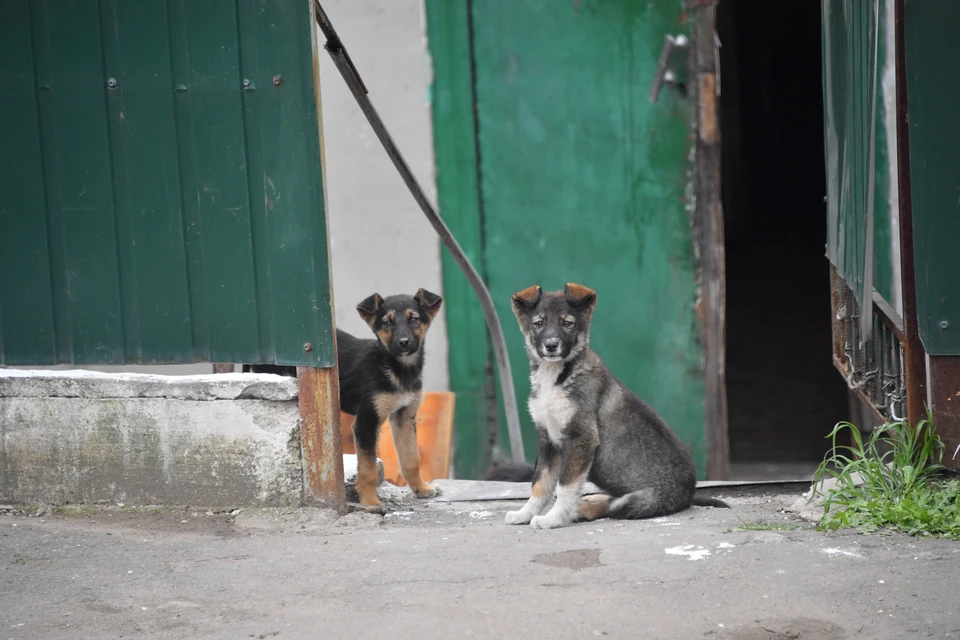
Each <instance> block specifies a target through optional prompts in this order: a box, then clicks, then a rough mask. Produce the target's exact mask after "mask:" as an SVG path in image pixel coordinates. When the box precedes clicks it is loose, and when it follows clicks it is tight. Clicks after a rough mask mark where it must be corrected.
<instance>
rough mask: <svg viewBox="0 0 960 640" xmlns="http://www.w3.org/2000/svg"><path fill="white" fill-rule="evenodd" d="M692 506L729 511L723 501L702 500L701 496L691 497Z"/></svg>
mask: <svg viewBox="0 0 960 640" xmlns="http://www.w3.org/2000/svg"><path fill="white" fill-rule="evenodd" d="M691 504H692V505H694V506H696V507H716V508H717V509H729V508H730V505H728V504H727V503H726V502H724V501H723V500H720V499H718V498H704V497H702V496H693V502H692V503H691Z"/></svg>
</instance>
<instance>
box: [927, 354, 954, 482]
mask: <svg viewBox="0 0 960 640" xmlns="http://www.w3.org/2000/svg"><path fill="white" fill-rule="evenodd" d="M927 384H928V386H929V388H930V413H931V414H932V415H933V426H934V427H935V428H936V431H937V435H938V436H940V439H941V440H943V444H944V450H943V464H944V465H945V466H946V467H948V468H950V469H960V356H930V379H929V380H927Z"/></svg>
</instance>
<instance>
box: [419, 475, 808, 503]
mask: <svg viewBox="0 0 960 640" xmlns="http://www.w3.org/2000/svg"><path fill="white" fill-rule="evenodd" d="M810 482H811V481H810V480H809V479H806V480H789V481H783V480H762V481H758V482H752V481H748V480H743V481H719V480H713V481H710V480H705V481H703V482H698V483H697V488H698V489H719V488H724V487H749V486H761V485H784V484H787V485H789V484H803V485H809V484H810ZM433 484H435V485H436V486H438V487H439V488H440V489H441V490H442V491H443V494H441V495H440V496H438V497H436V498H434V499H433V501H434V502H483V501H487V500H527V499H529V498H530V483H528V482H489V481H482V480H449V479H448V480H434V481H433ZM591 493H603V492H602V491H601V490H600V488H599V487H597V486H596V485H594V484H593V483H591V482H588V483H586V484H585V485H584V486H583V495H588V494H591Z"/></svg>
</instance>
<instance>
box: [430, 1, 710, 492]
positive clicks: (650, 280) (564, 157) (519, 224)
mask: <svg viewBox="0 0 960 640" xmlns="http://www.w3.org/2000/svg"><path fill="white" fill-rule="evenodd" d="M451 4H454V5H460V7H459V8H456V9H454V8H450V7H449V5H451ZM465 6H469V7H471V8H472V15H469V16H467V15H466V14H465V10H464V7H465ZM444 11H445V12H447V13H446V16H445V17H446V18H447V20H442V19H441V16H440V13H441V12H444ZM453 13H458V14H459V15H457V17H456V20H454V19H452V18H450V14H453ZM427 15H428V17H429V18H430V20H429V22H428V24H429V25H430V27H431V30H430V32H429V37H430V42H431V44H430V46H431V52H432V54H433V61H434V69H435V73H436V80H435V82H436V84H435V86H434V125H435V134H434V137H435V140H436V147H437V164H438V180H439V185H438V186H439V188H440V189H439V195H440V207H441V211H442V212H443V215H444V217H445V218H446V219H447V220H448V222H450V223H451V226H454V225H457V226H455V227H454V230H455V232H456V231H457V230H458V229H457V227H461V228H465V227H471V226H472V225H479V226H480V229H482V236H481V238H480V242H476V241H475V240H474V237H473V236H474V235H475V234H471V238H470V240H472V241H473V242H472V244H471V249H473V250H474V251H476V250H477V249H478V246H477V245H479V248H481V249H482V252H483V253H482V256H483V263H484V265H485V267H486V276H487V281H488V284H489V286H490V288H491V292H492V294H493V297H494V300H495V301H496V303H497V305H498V311H499V314H500V317H501V321H502V322H503V323H504V326H505V329H506V334H507V340H508V346H509V349H510V354H511V359H512V360H511V362H512V365H513V369H514V377H515V380H514V382H515V384H516V386H517V390H518V398H519V399H520V401H521V405H523V404H525V402H523V401H524V399H525V398H526V397H527V395H528V393H529V388H530V386H529V382H528V377H527V376H528V370H529V365H528V363H527V359H526V353H525V350H524V348H523V342H522V339H521V336H520V333H519V331H518V330H517V329H516V321H515V320H514V318H513V314H512V312H511V310H510V296H511V294H512V293H513V292H515V291H517V290H519V289H521V288H524V287H526V286H529V285H531V284H541V285H542V286H544V287H545V288H548V289H556V288H562V287H563V284H564V283H565V282H567V281H576V282H580V283H582V284H585V285H588V286H591V287H593V288H595V289H596V290H597V291H598V292H599V298H600V302H599V307H598V309H597V312H596V316H595V319H594V322H593V332H592V344H593V347H594V349H595V350H596V351H597V352H598V353H599V354H600V355H601V356H602V357H603V358H604V359H605V361H606V362H607V364H608V365H609V366H610V368H611V369H612V371H613V372H614V374H615V375H617V376H618V377H619V378H620V379H621V380H622V381H623V382H624V383H626V384H627V385H628V386H629V387H631V388H632V389H633V390H635V391H636V392H637V393H639V394H640V395H642V396H643V397H645V398H646V399H647V400H648V401H649V402H650V403H651V404H652V405H653V406H654V407H656V409H657V410H658V411H660V412H661V413H662V414H663V415H664V417H665V418H666V419H667V420H668V421H669V422H670V424H671V425H672V426H673V428H674V429H675V430H676V431H677V432H678V433H679V434H680V436H681V438H682V439H683V440H684V441H685V442H686V443H687V444H688V445H689V446H690V447H691V449H692V451H693V454H694V458H695V460H696V462H697V466H698V469H699V471H700V473H701V475H703V472H704V465H705V437H704V407H703V393H704V391H703V380H702V372H701V368H700V367H701V358H702V348H701V345H700V344H699V340H698V337H699V332H698V326H697V320H696V316H695V311H694V307H695V297H696V278H697V274H696V267H695V263H694V256H693V244H694V243H693V238H692V235H691V221H690V217H689V215H688V211H687V208H686V204H685V200H686V199H685V187H686V183H687V179H688V176H689V172H690V170H691V165H690V162H689V154H690V145H691V141H690V139H689V130H688V123H689V117H690V108H689V107H690V105H688V104H686V103H685V102H682V101H678V100H677V99H676V98H675V96H674V95H673V92H672V91H670V90H669V89H667V90H664V92H663V94H662V95H661V98H660V101H659V103H658V104H656V105H651V104H650V103H649V101H648V99H647V94H648V92H649V88H650V85H651V81H652V79H653V74H654V70H655V67H656V63H657V58H658V56H659V53H660V48H661V45H662V43H663V37H664V35H666V34H668V33H670V34H676V33H679V32H683V30H684V27H683V25H682V6H681V3H680V2H678V1H676V0H658V1H656V2H647V3H636V2H630V1H628V0H617V1H610V0H608V1H600V0H581V2H578V3H577V2H574V3H567V4H564V5H557V4H555V3H549V2H546V1H545V0H523V1H520V0H502V1H493V0H490V1H485V2H473V3H466V2H449V3H448V2H439V1H436V2H433V3H431V2H428V3H427ZM468 18H469V20H468ZM467 22H469V23H470V25H471V26H470V28H471V31H470V32H469V33H470V34H471V35H472V39H473V51H472V56H473V58H472V59H473V66H474V73H475V77H474V88H473V91H475V96H474V95H473V94H472V93H471V91H470V87H469V86H466V84H467V79H466V78H467V77H469V76H468V74H469V71H470V66H469V57H468V55H467V52H465V51H464V50H463V49H464V48H465V47H466V46H467V44H468V43H467V42H465V41H464V39H463V38H462V35H461V34H462V33H463V31H464V30H465V29H466V28H467V27H465V26H464V25H465V24H466V23H467ZM441 29H442V31H441ZM454 34H456V36H457V39H456V40H455V41H448V38H449V39H450V40H452V39H453V38H454ZM448 54H449V55H450V57H451V58H452V60H451V59H448V58H447V55H448ZM448 65H449V66H448ZM447 92H449V93H450V94H456V96H457V97H456V98H453V99H451V98H450V96H449V95H447ZM474 104H475V105H476V119H477V120H476V139H477V140H478V146H477V149H475V150H474V151H473V156H471V155H470V154H471V151H470V149H469V142H468V141H469V140H471V139H473V138H474V136H473V131H472V128H473V126H474V123H473V119H474V113H473V112H474V110H473V108H472V106H473V105H474ZM454 148H455V149H457V150H458V151H459V155H456V154H454V152H453V149H454ZM444 154H447V155H444ZM477 157H479V164H480V171H479V174H480V185H479V187H478V186H477V185H476V184H475V182H472V181H475V180H476V178H475V177H469V176H468V175H467V174H469V173H470V172H476V166H475V163H476V158H477ZM445 172H446V173H447V174H448V176H447V177H446V178H445V177H444V173H445ZM449 174H456V176H458V177H453V176H452V175H449ZM464 203H466V204H464ZM475 203H476V204H475ZM475 220H476V221H475ZM471 228H472V227H471ZM445 274H447V275H446V279H445V283H444V290H445V292H446V295H447V296H448V300H449V299H450V296H451V294H452V293H453V292H454V291H465V287H466V285H465V283H464V282H462V281H461V280H459V279H458V278H453V277H451V276H450V275H449V274H451V270H450V269H448V270H447V271H445ZM448 312H449V313H452V311H448ZM461 313H462V314H463V315H464V316H467V315H470V316H472V317H474V318H476V319H477V322H479V318H480V314H479V310H478V309H477V307H476V305H475V304H471V305H469V306H467V305H464V307H463V310H462V311H461ZM457 320H458V318H457V317H451V318H450V323H449V324H450V328H449V335H450V342H451V345H456V348H451V382H452V384H453V385H454V388H455V389H456V387H457V386H458V385H460V384H466V385H469V386H470V389H471V390H472V392H473V393H474V394H476V395H475V397H477V398H480V397H481V393H482V390H483V385H482V381H483V379H484V378H483V376H484V374H485V370H484V369H483V368H481V362H480V356H481V355H485V354H482V352H481V351H480V350H481V348H483V349H485V348H486V346H485V345H482V344H476V343H477V342H478V341H477V339H476V338H477V334H476V333H472V334H471V333H468V332H467V331H466V330H465V329H464V327H463V326H462V325H461V324H459V323H458V322H457ZM511 327H512V328H511ZM471 343H473V344H471ZM465 348H466V349H470V353H471V356H470V361H469V366H470V368H469V370H468V371H466V372H464V371H462V370H461V369H460V367H461V363H460V362H458V361H459V359H460V358H461V357H462V351H461V349H465ZM484 364H485V360H484ZM458 402H459V398H458ZM478 413H479V412H478ZM460 417H461V416H460V414H458V419H459V418H460ZM522 418H523V420H524V440H525V447H526V452H527V456H528V458H530V459H533V458H534V457H535V455H536V445H535V442H536V434H535V430H534V429H533V425H532V423H531V421H530V419H529V416H527V414H526V412H523V416H522ZM501 424H503V421H502V420H501ZM456 432H457V447H458V456H457V474H458V475H460V476H465V475H467V474H466V473H464V470H465V469H466V468H468V467H469V468H470V469H471V470H473V469H476V468H477V467H478V466H479V464H474V465H473V466H472V467H471V466H469V465H468V461H469V460H470V459H471V456H472V457H473V459H477V458H479V457H482V456H481V455H479V454H477V452H475V451H469V450H464V445H463V443H464V440H466V442H467V443H469V444H473V443H476V442H479V441H482V439H483V438H482V436H480V435H477V433H478V432H482V433H483V434H485V433H486V425H485V423H482V422H479V421H475V422H473V423H467V424H464V423H462V422H458V423H457V426H456ZM465 434H466V435H465ZM501 441H506V436H505V434H501ZM481 470H482V469H481Z"/></svg>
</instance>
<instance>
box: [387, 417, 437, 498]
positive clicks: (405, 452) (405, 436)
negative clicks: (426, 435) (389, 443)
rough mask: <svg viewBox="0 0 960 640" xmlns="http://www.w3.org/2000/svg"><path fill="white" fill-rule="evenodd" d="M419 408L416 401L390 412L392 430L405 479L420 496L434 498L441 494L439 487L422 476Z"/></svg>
mask: <svg viewBox="0 0 960 640" xmlns="http://www.w3.org/2000/svg"><path fill="white" fill-rule="evenodd" d="M419 408H420V403H419V402H414V403H413V404H410V405H408V406H406V407H404V408H403V409H400V410H399V411H395V412H393V413H392V414H390V430H391V432H392V433H393V444H394V447H396V449H397V458H398V459H399V461H400V473H402V474H403V479H404V480H406V481H407V484H408V485H410V490H411V491H413V493H414V495H416V496H417V497H418V498H433V497H435V496H437V495H439V494H440V491H439V489H437V488H436V487H434V486H433V485H431V484H427V483H426V482H424V481H423V479H422V478H421V477H420V447H419V446H418V445H417V409H419Z"/></svg>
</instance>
